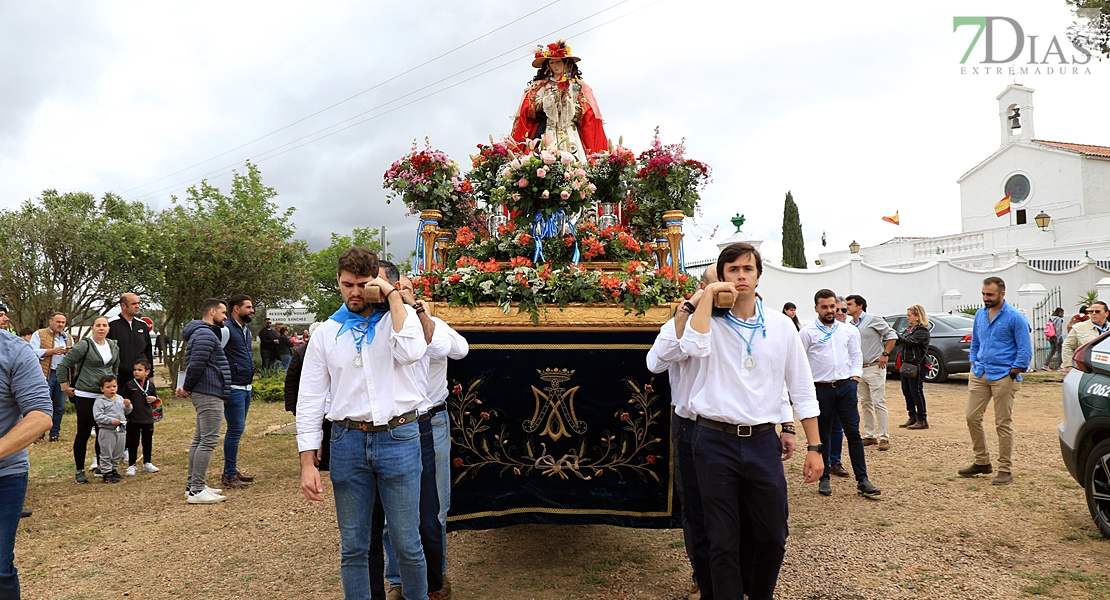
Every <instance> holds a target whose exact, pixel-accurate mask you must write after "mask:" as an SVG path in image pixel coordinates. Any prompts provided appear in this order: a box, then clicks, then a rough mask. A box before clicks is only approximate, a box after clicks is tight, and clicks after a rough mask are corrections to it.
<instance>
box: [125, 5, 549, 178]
mask: <svg viewBox="0 0 1110 600" xmlns="http://www.w3.org/2000/svg"><path fill="white" fill-rule="evenodd" d="M561 1H562V0H553V1H552V2H549V3H548V4H545V5H543V6H541V7H539V8H537V9H536V10H534V11H532V12H530V13H528V14H526V15H524V16H521V17H518V18H516V19H513V20H512V21H509V22H508V23H505V24H504V25H502V26H500V27H497V28H495V29H491V30H489V31H487V32H486V33H483V34H482V35H480V36H478V37H476V38H474V39H472V40H470V41H469V42H466V43H465V44H462V45H461V46H456V47H454V48H452V49H450V50H448V51H447V52H444V53H443V54H440V55H439V56H436V57H434V58H430V59H428V60H426V61H424V62H422V63H420V64H418V65H416V66H415V67H412V68H410V69H408V70H405V71H402V72H400V73H398V74H396V75H394V76H393V77H390V78H389V79H386V80H385V81H381V82H379V83H376V84H374V85H372V86H370V87H368V88H366V89H365V90H362V91H361V92H359V93H357V94H354V95H352V96H349V97H347V98H344V99H343V100H340V101H339V102H336V103H334V104H332V105H330V106H326V107H324V108H321V109H320V110H318V111H316V112H314V113H312V114H310V115H307V116H305V117H302V118H300V119H297V120H296V121H293V122H292V123H289V124H288V125H285V126H284V127H279V128H277V129H275V130H273V131H271V132H270V133H267V134H266V135H263V136H261V137H257V138H255V139H253V140H251V141H249V142H246V143H245V144H241V145H239V146H236V147H234V148H232V149H231V150H228V151H227V152H223V153H220V154H217V155H216V156H213V157H211V158H207V159H205V160H202V161H200V162H199V163H197V164H195V165H191V166H188V167H185V168H184V169H181V170H180V171H174V172H173V173H170V174H169V175H166V176H164V177H159V178H158V179H155V180H154V181H149V182H147V183H144V184H142V185H138V186H135V187H133V188H131V189H129V190H124V191H122V192H120V195H123V194H126V193H127V192H131V191H134V190H137V189H139V188H144V187H146V186H148V185H150V184H153V183H158V182H159V181H162V180H163V179H169V178H170V177H173V176H174V175H177V174H179V173H184V172H185V171H188V170H189V169H193V168H196V167H199V166H200V165H203V164H204V163H207V162H211V161H213V160H216V159H217V158H220V157H221V156H227V155H228V154H231V153H232V152H235V151H236V150H239V149H242V148H245V147H247V146H250V145H251V144H253V143H255V142H259V141H262V140H264V139H266V138H268V137H270V136H271V135H274V134H275V133H280V132H282V131H285V130H286V129H289V128H290V127H292V126H294V125H297V124H299V123H303V122H304V121H307V120H308V119H311V118H312V117H315V116H316V115H319V114H321V113H324V112H327V111H329V110H331V109H333V108H335V107H337V106H339V105H340V104H344V103H346V102H350V101H351V100H354V99H355V98H358V97H359V96H361V95H363V94H365V93H367V92H371V91H374V90H376V89H377V88H379V87H381V86H383V85H385V84H387V83H389V82H391V81H395V80H397V79H400V78H401V77H403V76H405V75H408V74H409V73H412V72H413V71H415V70H417V69H419V68H421V67H424V66H426V65H429V64H431V63H433V62H435V61H437V60H439V59H441V58H443V57H445V56H447V55H449V54H453V53H455V52H457V51H459V50H462V49H463V48H465V47H467V46H469V45H471V44H473V43H474V42H477V41H478V40H480V39H482V38H485V37H489V36H490V35H493V34H494V33H497V32H498V31H501V30H502V29H505V28H506V27H508V26H510V25H513V24H516V23H518V22H520V21H523V20H524V19H527V18H528V17H530V16H532V15H534V14H536V13H538V12H540V11H542V10H545V9H547V8H549V7H551V6H553V5H555V4H558V3H559V2H561Z"/></svg>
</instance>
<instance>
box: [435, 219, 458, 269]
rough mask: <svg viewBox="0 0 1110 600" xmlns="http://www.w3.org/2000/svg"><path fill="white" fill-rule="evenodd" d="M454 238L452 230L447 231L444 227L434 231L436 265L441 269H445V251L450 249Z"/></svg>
mask: <svg viewBox="0 0 1110 600" xmlns="http://www.w3.org/2000/svg"><path fill="white" fill-rule="evenodd" d="M454 237H455V230H454V229H447V228H444V227H440V228H438V229H436V251H435V255H436V264H438V265H439V267H440V268H441V269H443V268H447V249H448V248H450V247H451V241H452V240H453V239H454Z"/></svg>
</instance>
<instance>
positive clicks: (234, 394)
mask: <svg viewBox="0 0 1110 600" xmlns="http://www.w3.org/2000/svg"><path fill="white" fill-rule="evenodd" d="M227 306H228V310H229V311H230V313H231V318H230V319H227V321H226V323H227V328H228V331H229V333H230V334H231V335H230V337H229V338H228V341H227V345H226V346H224V355H225V356H226V357H227V363H228V366H229V367H230V368H231V396H230V397H228V399H227V403H226V404H224V417H225V418H226V419H227V433H225V434H224V474H223V479H222V481H223V485H224V487H229V488H235V487H243V486H245V485H248V484H250V483H251V482H253V481H254V476H252V475H247V474H245V473H243V472H241V471H240V470H239V440H241V439H242V437H243V430H244V429H246V426H247V413H249V412H250V409H251V391H252V384H253V383H254V356H253V355H252V353H251V337H252V336H251V328H250V322H251V319H252V317H253V316H254V304H253V303H252V302H251V299H250V296H247V295H246V294H236V295H234V296H232V297H231V298H228V300H227Z"/></svg>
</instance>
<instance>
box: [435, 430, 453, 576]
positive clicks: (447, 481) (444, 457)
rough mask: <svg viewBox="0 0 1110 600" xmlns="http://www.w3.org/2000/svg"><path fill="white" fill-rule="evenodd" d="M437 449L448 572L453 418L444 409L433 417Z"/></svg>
mask: <svg viewBox="0 0 1110 600" xmlns="http://www.w3.org/2000/svg"><path fill="white" fill-rule="evenodd" d="M432 439H433V440H434V442H435V449H436V488H437V489H438V490H439V525H440V527H442V531H443V572H444V573H446V572H447V511H448V510H449V509H450V508H451V419H450V417H448V416H447V411H446V410H442V411H440V412H439V413H438V414H436V415H435V416H434V417H432Z"/></svg>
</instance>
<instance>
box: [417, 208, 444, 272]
mask: <svg viewBox="0 0 1110 600" xmlns="http://www.w3.org/2000/svg"><path fill="white" fill-rule="evenodd" d="M427 223H431V224H432V225H438V224H439V221H425V220H424V219H420V222H419V223H417V224H416V270H417V271H423V270H424V236H422V235H420V232H421V231H424V225H425V224H427Z"/></svg>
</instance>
